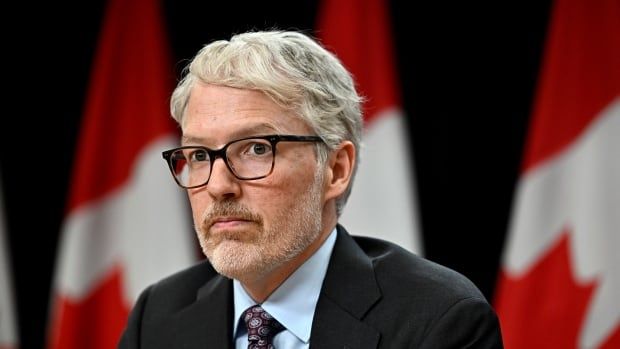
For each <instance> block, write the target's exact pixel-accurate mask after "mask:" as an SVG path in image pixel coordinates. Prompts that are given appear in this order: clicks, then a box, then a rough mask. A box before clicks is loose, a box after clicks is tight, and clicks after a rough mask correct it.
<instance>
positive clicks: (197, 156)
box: [162, 135, 324, 189]
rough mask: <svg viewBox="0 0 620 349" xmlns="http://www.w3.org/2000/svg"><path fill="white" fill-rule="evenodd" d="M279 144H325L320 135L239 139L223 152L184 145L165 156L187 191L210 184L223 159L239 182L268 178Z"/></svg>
mask: <svg viewBox="0 0 620 349" xmlns="http://www.w3.org/2000/svg"><path fill="white" fill-rule="evenodd" d="M279 142H324V141H323V139H322V138H321V137H319V136H295V135H268V136H254V137H248V138H242V139H237V140H234V141H232V142H229V143H228V144H226V145H225V146H223V147H222V148H220V149H209V148H207V147H202V146H193V145H190V146H184V147H179V148H174V149H170V150H166V151H164V152H163V153H162V156H163V157H164V159H165V160H166V162H167V163H168V167H170V172H172V176H173V177H174V180H175V181H176V182H177V184H178V185H179V186H181V187H183V188H185V189H192V188H198V187H201V186H204V185H207V183H209V179H210V178H211V172H212V170H213V163H214V162H215V160H217V158H222V159H223V160H224V163H225V164H226V167H228V169H229V170H230V172H231V173H232V174H233V175H234V176H235V177H236V178H238V179H241V180H252V179H261V178H265V177H267V176H269V175H270V174H271V172H273V166H274V164H275V159H276V144H278V143H279Z"/></svg>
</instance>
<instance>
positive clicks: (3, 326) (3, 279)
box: [0, 193, 18, 349]
mask: <svg viewBox="0 0 620 349" xmlns="http://www.w3.org/2000/svg"><path fill="white" fill-rule="evenodd" d="M1 194H2V193H0V349H17V347H18V345H17V344H18V341H17V322H16V320H17V319H16V317H15V308H14V304H15V299H14V298H13V282H12V278H11V264H10V263H9V261H10V255H9V250H10V249H9V246H8V244H7V241H6V222H5V220H4V200H3V198H2V195H1Z"/></svg>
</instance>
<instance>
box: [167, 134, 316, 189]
mask: <svg viewBox="0 0 620 349" xmlns="http://www.w3.org/2000/svg"><path fill="white" fill-rule="evenodd" d="M248 139H264V140H266V141H269V143H270V145H271V149H272V152H273V156H272V158H271V169H270V170H269V172H268V173H267V174H265V175H262V176H256V177H241V176H239V175H238V174H237V173H235V170H234V169H233V168H232V167H231V166H230V164H229V163H228V158H227V156H226V150H227V149H228V147H229V146H230V145H231V144H233V143H237V142H240V141H245V140H248ZM279 142H320V143H324V144H325V141H324V140H323V138H321V137H319V136H300V135H265V136H252V137H245V138H240V139H235V140H233V141H230V142H228V143H226V145H224V146H223V147H221V148H220V149H210V148H207V147H203V146H200V145H186V146H182V147H178V148H174V149H169V150H166V151H163V152H162V153H161V155H162V156H163V158H164V159H165V160H166V163H168V168H169V169H170V173H171V174H172V178H174V181H175V182H176V183H177V184H178V185H179V186H180V187H181V188H184V189H194V188H199V187H202V186H205V185H207V184H209V180H210V179H211V174H212V173H213V163H214V162H215V160H217V159H218V158H221V159H222V160H223V161H224V163H225V164H226V167H227V168H228V170H229V171H230V173H232V174H233V176H235V178H237V179H240V180H256V179H261V178H265V177H267V176H269V175H270V174H271V173H272V172H273V168H274V166H275V162H276V144H278V143H279ZM182 149H202V150H204V151H206V152H207V154H208V155H209V160H210V164H209V166H210V167H209V177H208V178H207V180H206V181H205V182H204V183H202V184H197V185H192V186H189V187H187V186H184V185H183V184H181V183H180V182H179V179H178V178H177V176H176V174H175V169H174V165H173V164H172V154H173V153H174V152H176V151H178V150H182Z"/></svg>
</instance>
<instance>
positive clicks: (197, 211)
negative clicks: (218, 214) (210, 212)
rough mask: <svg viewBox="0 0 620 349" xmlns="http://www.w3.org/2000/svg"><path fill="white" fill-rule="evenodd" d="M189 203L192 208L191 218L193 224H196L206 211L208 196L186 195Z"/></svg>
mask: <svg viewBox="0 0 620 349" xmlns="http://www.w3.org/2000/svg"><path fill="white" fill-rule="evenodd" d="M188 197H189V203H190V205H191V207H192V216H193V217H194V222H196V223H198V222H199V221H200V220H201V219H202V215H203V214H204V212H205V210H206V209H207V206H208V205H209V203H208V199H207V198H208V195H207V194H206V193H200V192H194V193H191V192H189V193H188Z"/></svg>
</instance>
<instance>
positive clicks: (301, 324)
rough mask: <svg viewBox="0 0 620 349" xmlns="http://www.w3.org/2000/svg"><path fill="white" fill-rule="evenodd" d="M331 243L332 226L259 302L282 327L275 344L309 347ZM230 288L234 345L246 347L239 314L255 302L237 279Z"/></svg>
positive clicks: (290, 348) (293, 348)
mask: <svg viewBox="0 0 620 349" xmlns="http://www.w3.org/2000/svg"><path fill="white" fill-rule="evenodd" d="M335 243H336V229H335V228H334V230H333V231H332V232H331V233H330V234H329V236H328V237H327V239H326V240H325V242H323V245H322V246H321V247H320V248H319V249H318V250H317V251H316V252H315V253H314V254H313V255H312V256H311V257H310V258H308V260H306V261H305V262H304V264H302V265H301V266H300V267H299V268H297V270H296V271H295V272H294V273H293V274H291V276H289V277H288V279H286V280H285V281H284V282H283V283H282V285H280V287H278V288H277V289H276V290H275V291H274V292H273V293H272V294H271V295H270V296H269V298H267V299H266V300H265V301H264V302H263V303H262V304H261V306H262V307H263V309H265V311H267V312H268V313H269V314H271V316H273V317H274V318H275V319H276V320H278V321H279V322H280V323H281V324H282V325H283V326H284V327H285V328H286V329H285V330H284V331H282V332H280V333H278V334H277V335H276V336H275V337H274V339H273V346H274V347H275V348H278V349H302V348H303V349H308V348H309V347H310V331H311V330H312V319H314V309H315V308H316V303H317V301H318V299H319V294H320V293H321V286H322V285H323V279H324V278H325V273H327V265H328V264H329V259H330V257H331V254H332V250H333V249H334V244H335ZM233 292H234V304H235V316H234V318H233V321H234V323H233V329H234V330H233V339H234V341H235V348H237V349H247V347H248V336H247V330H246V328H245V324H244V323H243V320H242V319H241V315H242V314H243V312H244V311H245V310H246V309H247V308H249V307H251V306H253V305H254V304H256V302H255V301H254V300H252V298H251V297H250V296H249V295H248V294H247V292H246V291H245V290H244V289H243V286H241V283H240V282H239V281H237V280H233Z"/></svg>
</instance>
